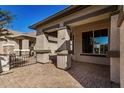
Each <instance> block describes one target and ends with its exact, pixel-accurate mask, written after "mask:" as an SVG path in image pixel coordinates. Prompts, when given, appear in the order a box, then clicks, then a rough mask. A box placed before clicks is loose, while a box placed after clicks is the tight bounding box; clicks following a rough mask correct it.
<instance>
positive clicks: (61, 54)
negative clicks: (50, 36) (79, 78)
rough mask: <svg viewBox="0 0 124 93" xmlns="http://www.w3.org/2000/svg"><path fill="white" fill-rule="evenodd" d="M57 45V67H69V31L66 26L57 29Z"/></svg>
mask: <svg viewBox="0 0 124 93" xmlns="http://www.w3.org/2000/svg"><path fill="white" fill-rule="evenodd" d="M57 47H58V50H57V67H58V68H60V69H64V70H66V69H68V68H70V67H71V55H70V54H69V51H70V31H69V30H68V29H67V28H66V27H63V28H62V29H60V30H58V45H57Z"/></svg>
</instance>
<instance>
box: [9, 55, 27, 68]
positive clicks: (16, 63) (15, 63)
mask: <svg viewBox="0 0 124 93" xmlns="http://www.w3.org/2000/svg"><path fill="white" fill-rule="evenodd" d="M28 58H29V57H28V56H25V55H23V56H19V55H15V54H14V53H13V54H10V55H9V65H10V69H11V68H15V67H22V66H24V65H25V64H26V63H27V61H28Z"/></svg>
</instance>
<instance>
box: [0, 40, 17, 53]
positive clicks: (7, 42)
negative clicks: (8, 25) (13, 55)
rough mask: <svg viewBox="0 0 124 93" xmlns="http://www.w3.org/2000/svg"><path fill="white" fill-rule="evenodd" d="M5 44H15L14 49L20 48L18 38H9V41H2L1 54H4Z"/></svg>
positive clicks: (0, 43) (0, 45)
mask: <svg viewBox="0 0 124 93" xmlns="http://www.w3.org/2000/svg"><path fill="white" fill-rule="evenodd" d="M4 44H14V49H18V48H19V42H18V40H10V39H8V40H7V41H0V54H3V53H4V51H3V45H4Z"/></svg>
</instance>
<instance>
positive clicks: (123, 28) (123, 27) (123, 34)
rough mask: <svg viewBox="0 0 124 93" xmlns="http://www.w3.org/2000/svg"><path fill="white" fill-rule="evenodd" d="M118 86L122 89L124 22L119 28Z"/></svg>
mask: <svg viewBox="0 0 124 93" xmlns="http://www.w3.org/2000/svg"><path fill="white" fill-rule="evenodd" d="M120 84H121V87H122V88H124V22H123V23H122V25H121V27H120Z"/></svg>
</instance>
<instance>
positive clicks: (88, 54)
mask: <svg viewBox="0 0 124 93" xmlns="http://www.w3.org/2000/svg"><path fill="white" fill-rule="evenodd" d="M102 29H107V30H108V35H107V36H108V51H107V52H109V51H110V29H109V28H100V29H95V30H89V31H86V32H92V33H93V38H94V32H95V31H96V30H102ZM83 33H85V32H82V53H81V54H80V55H82V56H83V55H84V56H95V57H108V53H106V54H97V53H94V52H92V53H85V52H84V51H83ZM93 48H94V47H93Z"/></svg>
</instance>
